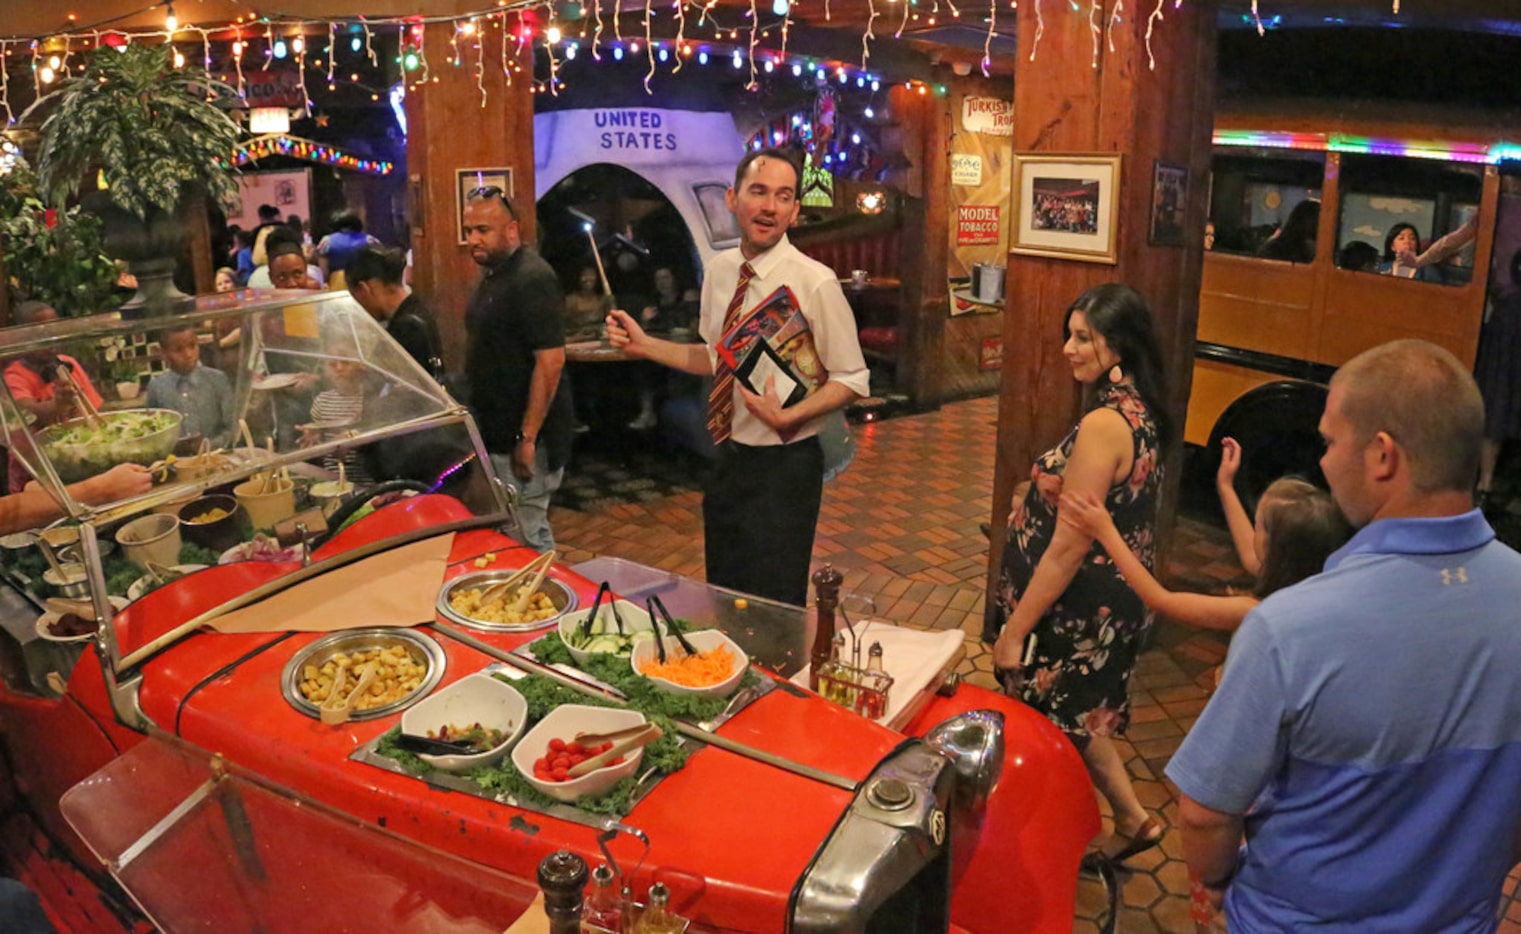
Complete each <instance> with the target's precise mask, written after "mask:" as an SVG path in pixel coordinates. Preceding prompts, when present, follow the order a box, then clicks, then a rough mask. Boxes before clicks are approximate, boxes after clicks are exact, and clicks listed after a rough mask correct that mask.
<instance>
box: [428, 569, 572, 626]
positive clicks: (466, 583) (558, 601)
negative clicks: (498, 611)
mask: <svg viewBox="0 0 1521 934" xmlns="http://www.w3.org/2000/svg"><path fill="white" fill-rule="evenodd" d="M514 573H515V572H514V571H512V570H511V569H509V568H495V569H492V570H489V571H476V572H473V573H470V574H461V575H460V576H459V577H456V578H455V579H454V580H451V581H446V582H445V583H444V586H442V587H440V588H439V590H438V604H437V609H438V612H439V613H440V614H441V615H442V616H444V618H446V619H451V620H453V621H454V622H456V623H459V624H460V625H461V626H469V627H470V628H471V629H483V630H486V631H487V632H532V631H534V630H535V629H547V628H549V627H550V626H553V625H555V623H557V622H559V620H560V617H561V616H564V615H565V614H566V613H568V612H570V611H571V610H574V609H575V608H576V595H575V593H574V592H573V591H572V590H571V589H570V588H569V587H566V586H565V585H564V584H562V583H560V582H559V581H557V580H555V579H554V578H552V577H545V578H544V580H543V582H542V583H540V584H539V591H540V592H541V593H544V594H546V595H547V596H548V597H549V602H550V603H553V604H554V607H555V610H556V613H555V615H553V616H551V617H548V618H547V619H536V620H533V621H532V622H527V623H491V622H486V621H485V620H479V619H475V618H473V617H470V616H466V615H465V614H463V613H461V612H460V611H459V610H456V609H455V608H454V607H453V606H451V605H450V603H449V600H450V598H451V597H452V596H453V595H454V594H455V593H457V592H458V591H461V590H480V589H483V588H486V587H490V586H491V585H492V584H495V583H499V582H500V581H504V580H506V579H507V578H509V577H511V576H512V575H513V574H514Z"/></svg>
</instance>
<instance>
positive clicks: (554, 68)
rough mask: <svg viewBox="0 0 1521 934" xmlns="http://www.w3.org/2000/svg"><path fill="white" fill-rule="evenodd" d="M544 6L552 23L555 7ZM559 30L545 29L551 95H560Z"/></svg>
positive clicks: (545, 49) (545, 53) (546, 4)
mask: <svg viewBox="0 0 1521 934" xmlns="http://www.w3.org/2000/svg"><path fill="white" fill-rule="evenodd" d="M544 6H545V7H546V8H547V9H548V10H549V14H548V15H547V16H546V17H545V18H544V21H545V22H546V23H551V22H553V17H554V7H553V6H551V5H550V4H548V3H545V4H544ZM557 32H558V30H557V29H555V28H554V27H553V26H551V27H549V28H548V29H545V30H544V55H545V57H547V58H548V59H549V81H548V82H546V83H547V84H548V85H549V94H550V96H551V97H559V96H560V60H559V59H557V58H555V44H554V41H553V40H554V38H555V36H556V33H557ZM529 54H530V55H532V54H533V53H532V52H531V51H530V52H529ZM646 80H648V79H646ZM481 106H483V107H484V106H485V105H484V104H482V105H481Z"/></svg>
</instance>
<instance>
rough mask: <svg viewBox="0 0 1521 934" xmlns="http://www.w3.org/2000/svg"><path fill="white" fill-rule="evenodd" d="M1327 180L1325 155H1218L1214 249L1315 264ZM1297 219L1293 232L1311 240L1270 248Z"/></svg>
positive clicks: (1211, 216)
mask: <svg viewBox="0 0 1521 934" xmlns="http://www.w3.org/2000/svg"><path fill="white" fill-rule="evenodd" d="M1324 178H1325V154H1324V153H1321V152H1299V151H1292V150H1282V149H1236V148H1231V149H1229V150H1224V151H1219V150H1217V151H1216V153H1215V158H1214V164H1213V166H1212V172H1211V177H1210V205H1209V219H1210V223H1211V224H1212V225H1213V226H1214V229H1215V241H1214V249H1215V250H1216V251H1217V252H1221V253H1236V254H1243V255H1248V256H1267V257H1273V258H1278V259H1291V260H1294V261H1298V262H1309V261H1310V260H1311V259H1313V258H1314V236H1315V234H1314V231H1315V222H1314V221H1315V220H1316V219H1318V217H1319V214H1318V206H1319V203H1320V186H1321V182H1322V181H1323V180H1324ZM1296 210H1297V211H1298V214H1297V215H1296V213H1295V212H1296ZM1291 220H1292V221H1293V222H1294V223H1293V225H1292V229H1298V230H1301V231H1305V232H1306V234H1307V236H1306V237H1301V238H1299V239H1298V240H1296V242H1295V243H1294V244H1293V245H1292V248H1291V249H1282V248H1285V247H1288V246H1289V244H1288V243H1287V242H1286V241H1285V240H1284V239H1283V238H1282V237H1280V238H1279V239H1278V241H1277V242H1276V243H1274V244H1273V245H1270V244H1269V241H1271V240H1273V239H1274V235H1275V234H1277V233H1279V231H1281V230H1284V229H1285V228H1287V227H1290V222H1291ZM1264 251H1266V252H1264ZM1275 254H1278V255H1276V256H1275Z"/></svg>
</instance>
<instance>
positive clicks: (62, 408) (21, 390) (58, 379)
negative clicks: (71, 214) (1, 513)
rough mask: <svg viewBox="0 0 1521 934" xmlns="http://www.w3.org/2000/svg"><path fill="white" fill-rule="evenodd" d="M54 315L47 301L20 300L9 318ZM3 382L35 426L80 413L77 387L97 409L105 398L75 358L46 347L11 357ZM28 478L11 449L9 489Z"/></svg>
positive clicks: (33, 320) (26, 320) (40, 319)
mask: <svg viewBox="0 0 1521 934" xmlns="http://www.w3.org/2000/svg"><path fill="white" fill-rule="evenodd" d="M57 319H58V312H57V311H55V310H54V309H53V307H52V306H51V305H49V304H47V303H46V302H38V301H27V302H22V303H21V304H19V305H17V306H16V307H15V308H14V309H12V310H11V320H12V321H14V322H15V323H16V324H18V325H20V324H43V323H46V322H48V321H56V320H57ZM60 370H67V371H68V374H69V379H67V380H65V379H64V378H63V377H62V376H60V375H59V371H60ZM5 385H6V387H7V388H9V389H10V391H11V398H13V399H15V400H16V404H17V405H19V406H21V408H23V409H25V410H26V411H28V412H30V413H31V414H32V415H33V416H35V418H36V420H35V421H34V422H33V423H32V428H33V429H34V430H35V429H39V428H46V427H47V426H48V425H55V424H57V423H59V422H65V421H68V420H69V419H71V418H76V417H78V416H80V415H82V414H83V411H82V410H81V408H80V402H79V397H78V396H77V395H75V388H76V387H77V388H78V391H79V392H80V393H82V394H83V395H84V397H85V398H86V399H87V400H88V401H89V402H90V404H91V405H93V406H95V408H97V409H99V408H100V406H101V405H102V404H103V403H104V402H105V400H104V399H103V398H101V395H100V393H99V392H97V391H96V389H95V384H94V383H92V382H91V381H90V375H89V374H88V373H86V372H85V369H84V367H82V366H80V365H79V361H78V360H75V359H74V358H73V357H71V356H69V355H68V354H60V353H54V352H53V351H52V350H48V349H46V348H44V349H41V350H32V351H28V352H27V353H25V354H22V355H21V356H20V357H19V358H17V359H16V360H14V361H12V362H11V363H10V365H9V366H7V367H6V368H5ZM31 478H32V475H31V473H30V472H29V471H28V470H27V469H26V467H25V466H24V465H23V464H22V463H21V461H20V460H19V459H18V458H17V457H16V456H15V454H14V453H13V454H12V455H11V462H10V486H9V489H11V490H13V491H14V490H19V489H21V488H22V487H23V486H25V485H26V484H27V482H28V481H30V480H31Z"/></svg>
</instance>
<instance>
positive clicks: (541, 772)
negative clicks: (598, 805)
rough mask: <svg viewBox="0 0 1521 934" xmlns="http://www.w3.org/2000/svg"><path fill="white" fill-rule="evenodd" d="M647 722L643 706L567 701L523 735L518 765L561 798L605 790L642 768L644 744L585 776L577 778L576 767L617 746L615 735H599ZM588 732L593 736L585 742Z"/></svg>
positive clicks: (531, 779)
mask: <svg viewBox="0 0 1521 934" xmlns="http://www.w3.org/2000/svg"><path fill="white" fill-rule="evenodd" d="M644 723H645V718H644V714H642V713H640V712H639V711H637V710H625V709H621V708H616V707H591V706H587V705H584V704H561V705H560V706H559V707H556V708H555V709H553V710H551V711H550V712H549V713H548V714H545V716H544V718H543V719H542V720H540V721H539V722H538V723H536V724H534V725H533V728H532V729H530V730H529V731H528V732H527V733H525V734H523V738H522V739H520V740H518V744H517V745H516V746H514V747H513V748H512V764H513V765H514V766H516V767H517V770H518V771H519V772H521V773H522V775H523V777H524V778H526V779H527V780H528V783H529V784H531V785H533V787H535V788H537V789H538V790H539V791H542V792H543V793H544V794H546V795H549V796H550V797H551V798H554V799H556V800H558V801H566V802H572V801H575V800H576V799H577V798H580V797H583V796H585V795H600V794H603V793H604V792H607V791H609V790H610V789H611V788H612V787H613V786H614V785H616V784H618V782H619V781H621V780H623V779H624V778H627V777H628V776H630V775H633V774H634V772H635V771H637V770H638V768H639V762H640V760H641V759H642V758H643V756H644V750H643V749H633V750H630V751H629V752H628V753H627V754H625V755H623V756H621V757H620V758H618V759H615V760H613V761H612V762H610V763H608V764H607V765H605V766H603V767H601V768H599V769H594V770H593V771H591V772H588V773H587V774H585V775H582V776H580V777H579V778H574V777H571V776H570V775H569V772H570V770H571V769H572V768H574V767H575V766H576V765H577V764H579V763H580V762H582V761H584V760H586V759H589V758H591V757H593V756H596V755H599V754H600V753H602V752H604V751H606V750H608V749H610V748H611V746H612V742H611V741H610V740H605V741H596V737H597V736H598V735H599V734H606V733H616V732H618V731H621V730H627V729H629V728H632V727H638V726H641V725H643V724H644ZM588 737H589V738H590V739H591V741H583V740H586V739H587V738H588Z"/></svg>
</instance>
